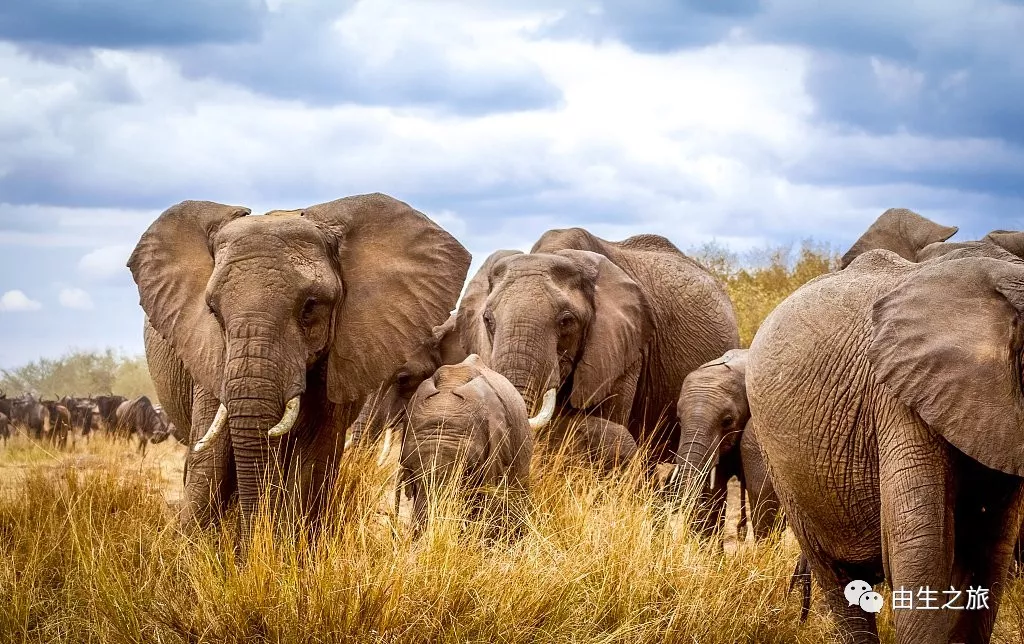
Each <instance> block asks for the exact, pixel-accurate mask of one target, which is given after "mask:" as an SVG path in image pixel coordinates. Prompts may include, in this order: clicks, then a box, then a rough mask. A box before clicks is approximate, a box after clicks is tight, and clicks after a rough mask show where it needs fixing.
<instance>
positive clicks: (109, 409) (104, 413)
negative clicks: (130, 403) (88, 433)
mask: <svg viewBox="0 0 1024 644" xmlns="http://www.w3.org/2000/svg"><path fill="white" fill-rule="evenodd" d="M127 400H128V399H127V398H125V397H124V396H113V395H111V396H96V397H95V398H93V401H95V403H96V407H97V408H98V409H99V416H100V422H102V423H103V427H104V428H105V429H106V430H107V434H113V433H114V431H115V429H116V428H117V408H118V407H119V406H121V404H123V403H125V402H127Z"/></svg>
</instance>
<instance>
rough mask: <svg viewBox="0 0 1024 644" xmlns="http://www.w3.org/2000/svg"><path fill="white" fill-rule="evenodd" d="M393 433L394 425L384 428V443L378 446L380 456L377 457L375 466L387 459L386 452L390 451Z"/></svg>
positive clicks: (382, 463)
mask: <svg viewBox="0 0 1024 644" xmlns="http://www.w3.org/2000/svg"><path fill="white" fill-rule="evenodd" d="M394 434H395V427H394V425H390V424H389V425H388V428H387V429H385V430H384V445H382V446H381V448H380V456H378V457H377V467H380V466H381V465H384V461H386V460H388V454H390V453H391V440H392V437H393V436H394Z"/></svg>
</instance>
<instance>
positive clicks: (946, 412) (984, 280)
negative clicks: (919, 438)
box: [868, 257, 1024, 476]
mask: <svg viewBox="0 0 1024 644" xmlns="http://www.w3.org/2000/svg"><path fill="white" fill-rule="evenodd" d="M872 324H873V328H872V338H871V344H870V346H869V349H868V359H869V360H870V362H871V365H872V366H873V368H874V378H875V379H876V380H877V381H878V382H880V383H882V384H884V385H885V386H886V387H887V388H888V390H889V391H890V392H891V393H892V394H893V395H894V396H895V397H896V398H897V399H898V400H900V401H901V402H903V403H904V404H905V405H907V406H908V407H910V408H911V409H912V410H913V411H914V412H916V414H917V415H918V416H919V417H920V418H921V419H922V420H923V421H924V422H925V423H927V424H928V426H929V427H930V428H931V429H932V430H933V431H935V432H937V433H938V434H940V435H942V436H943V437H944V438H945V439H946V440H947V441H949V442H950V443H951V444H952V445H953V446H955V447H956V448H957V449H959V450H960V451H961V452H963V453H964V454H966V455H967V456H969V457H971V458H973V459H975V460H976V461H978V462H979V463H981V464H982V465H984V466H986V467H989V468H992V469H996V470H1000V471H1002V472H1005V473H1007V474H1012V475H1014V476H1024V391H1022V387H1024V384H1022V383H1024V380H1022V371H1024V263H1020V262H1016V261H1014V262H1010V261H1002V260H998V259H993V258H989V257H959V258H956V259H947V260H944V261H938V262H929V263H927V264H922V265H921V267H920V268H919V270H918V271H917V272H915V273H913V274H911V275H910V276H909V277H908V278H907V279H905V280H904V281H902V282H901V283H900V284H899V286H897V287H896V288H895V289H893V290H892V291H891V292H889V293H887V294H886V295H884V296H883V297H881V298H880V299H878V300H877V301H876V302H875V303H874V306H873V310H872Z"/></svg>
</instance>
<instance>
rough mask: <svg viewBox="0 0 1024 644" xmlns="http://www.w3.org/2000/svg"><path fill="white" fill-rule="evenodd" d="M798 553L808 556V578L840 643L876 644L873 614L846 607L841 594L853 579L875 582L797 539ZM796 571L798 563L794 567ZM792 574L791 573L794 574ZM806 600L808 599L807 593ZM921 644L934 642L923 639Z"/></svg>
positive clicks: (853, 606)
mask: <svg viewBox="0 0 1024 644" xmlns="http://www.w3.org/2000/svg"><path fill="white" fill-rule="evenodd" d="M798 541H799V542H800V548H801V550H804V551H805V552H811V553H812V554H810V555H808V556H807V560H808V562H809V563H810V570H811V575H812V576H813V577H814V578H815V579H817V580H818V584H819V585H820V586H821V589H822V590H823V591H824V593H825V601H826V602H827V603H828V606H829V608H830V609H831V611H832V615H833V618H834V619H835V621H836V626H837V627H838V630H839V632H840V640H839V641H841V642H846V643H848V644H878V641H879V640H878V624H877V621H876V619H875V615H874V613H868V612H865V611H864V610H862V609H861V607H860V606H859V605H857V604H854V605H852V606H851V605H850V603H849V602H848V601H846V595H845V593H844V590H845V589H846V585H847V584H849V583H850V582H851V581H854V580H855V579H857V580H861V581H866V582H867V583H869V584H871V585H874V583H875V582H877V581H879V580H878V579H877V578H873V577H871V575H869V574H866V570H865V572H861V571H860V570H859V569H858V568H859V567H858V566H850V565H846V564H843V563H842V562H834V561H829V560H827V558H826V556H825V555H824V554H823V550H822V549H821V548H820V547H809V543H808V542H807V541H806V540H804V539H801V538H799V534H798ZM797 566H798V567H799V563H798V564H797ZM794 573H795V571H794ZM807 597H810V594H809V592H808V594H807ZM920 641H921V642H926V641H927V642H932V641H938V640H930V639H923V640H920Z"/></svg>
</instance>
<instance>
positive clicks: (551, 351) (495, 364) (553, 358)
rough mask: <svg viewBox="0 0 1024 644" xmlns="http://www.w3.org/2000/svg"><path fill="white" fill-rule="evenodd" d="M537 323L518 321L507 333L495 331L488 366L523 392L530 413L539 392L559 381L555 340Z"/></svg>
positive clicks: (534, 410)
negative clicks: (489, 364) (529, 323)
mask: <svg viewBox="0 0 1024 644" xmlns="http://www.w3.org/2000/svg"><path fill="white" fill-rule="evenodd" d="M548 335H550V334H549V333H548V332H547V331H546V330H545V329H543V328H541V327H539V325H528V324H524V323H522V322H518V321H517V324H516V327H515V328H512V329H509V330H508V332H507V333H501V332H499V333H497V334H495V340H494V349H493V350H492V352H491V368H492V369H494V370H495V371H497V372H498V373H500V374H501V375H503V376H505V377H506V378H508V381H509V382H511V383H512V385H513V386H514V387H515V388H516V390H517V391H518V392H519V393H520V395H522V397H523V400H524V401H525V402H526V410H527V412H528V413H529V415H530V416H531V417H533V416H535V415H537V414H538V412H539V411H540V409H539V401H540V399H541V396H542V395H543V394H544V393H545V392H547V391H548V390H549V389H552V388H557V387H558V385H559V384H560V383H559V375H560V374H559V372H558V353H557V343H556V342H557V341H556V339H554V338H549V337H548Z"/></svg>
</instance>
